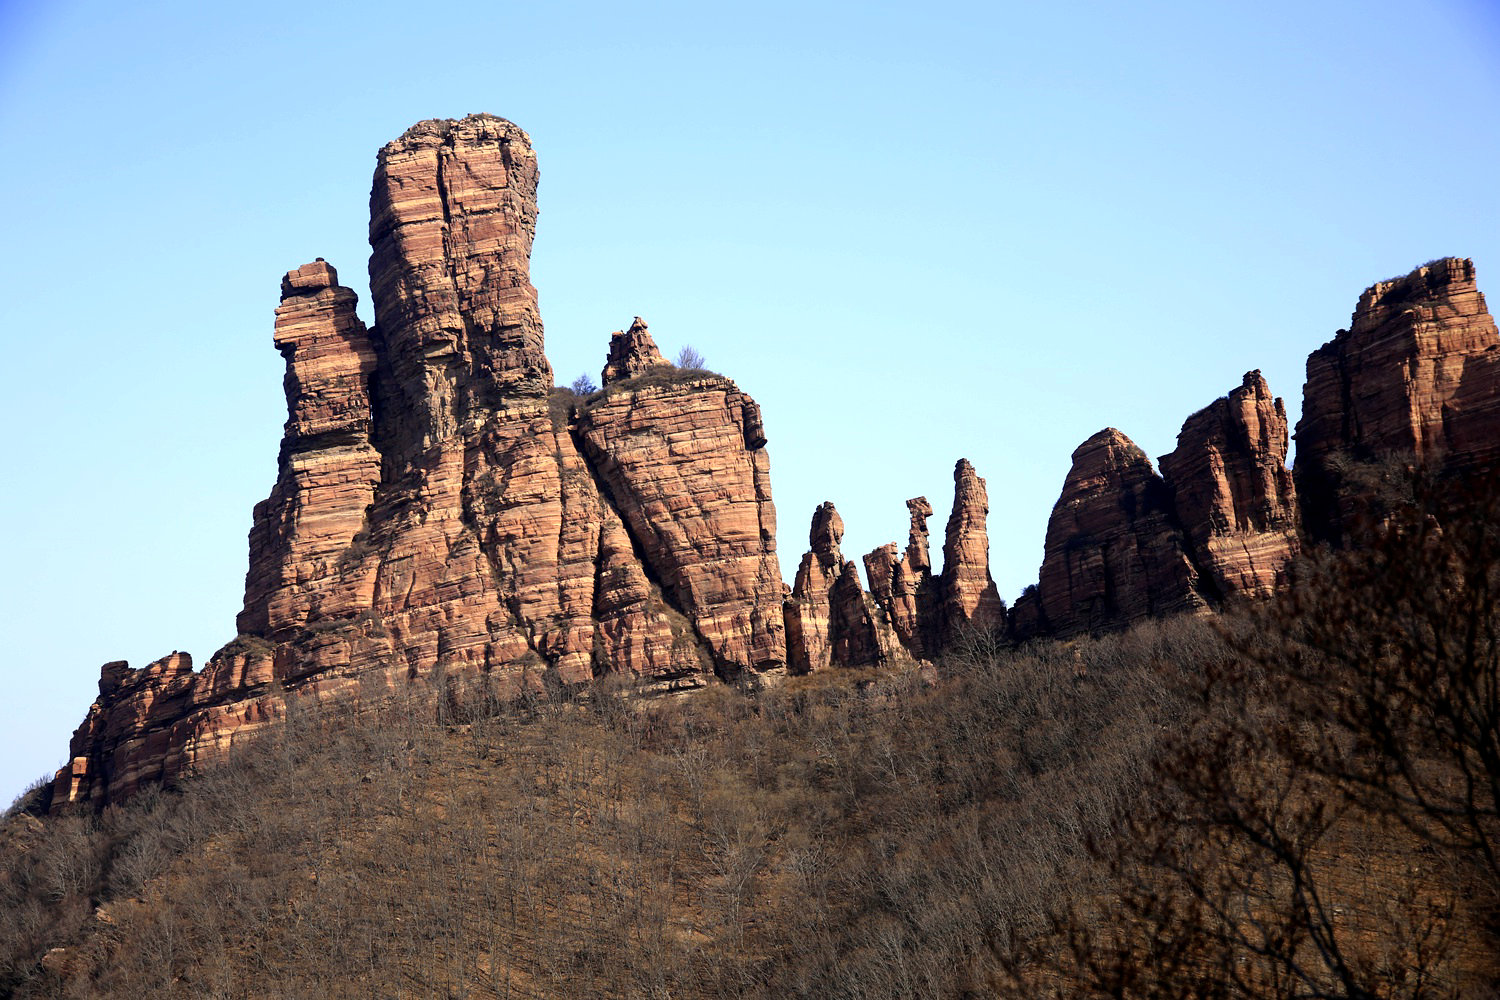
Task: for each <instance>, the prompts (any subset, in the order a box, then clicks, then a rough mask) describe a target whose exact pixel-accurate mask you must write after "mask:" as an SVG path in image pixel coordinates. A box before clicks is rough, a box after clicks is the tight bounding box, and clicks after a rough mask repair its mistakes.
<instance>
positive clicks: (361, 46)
mask: <svg viewBox="0 0 1500 1000" xmlns="http://www.w3.org/2000/svg"><path fill="white" fill-rule="evenodd" d="M221 8H222V9H221ZM475 111H488V112H492V113H495V114H499V115H503V116H505V117H508V118H511V119H512V120H514V121H516V122H517V123H518V124H520V125H521V126H522V127H523V128H525V129H527V130H528V131H529V132H530V133H531V136H532V139H533V142H534V144H535V146H536V149H537V153H538V156H539V159H540V164H541V172H542V184H541V193H540V200H541V216H540V221H539V230H538V238H537V243H536V251H535V257H534V266H533V279H534V281H535V283H536V285H537V287H538V289H539V291H540V294H541V302H542V311H543V318H544V320H545V322H546V326H547V342H548V353H549V355H550V357H551V359H552V362H553V365H554V367H555V368H556V370H557V372H558V376H559V379H560V380H561V381H564V382H566V381H570V380H571V379H572V377H573V376H575V375H577V374H579V373H581V372H584V371H588V372H590V373H592V374H593V375H594V376H595V377H597V373H598V369H599V367H600V366H601V364H602V362H603V357H604V352H605V346H606V343H607V340H608V335H609V333H610V331H612V330H616V329H621V328H623V326H625V325H626V324H628V323H629V322H630V320H631V317H632V316H635V315H641V316H643V317H645V318H646V320H647V321H648V322H649V323H650V325H651V329H652V332H653V333H654V334H655V335H656V338H657V340H658V342H659V343H661V344H662V346H663V348H664V349H665V350H667V351H668V352H669V353H674V352H675V350H676V348H677V347H678V346H680V345H681V344H683V343H691V344H693V345H694V346H695V347H697V348H698V349H699V350H700V351H702V353H703V354H704V355H706V356H707V358H708V361H709V363H710V365H711V366H712V367H715V368H717V369H718V370H721V371H723V372H725V373H726V374H728V375H730V376H731V377H733V378H735V379H736V380H737V381H738V382H739V384H740V385H741V386H742V387H743V388H744V389H746V390H747V391H749V392H750V393H752V394H753V395H754V396H755V397H756V398H757V399H758V400H759V401H760V403H761V405H762V408H763V410H764V413H765V419H766V427H767V431H768V434H769V438H770V444H769V448H770V453H771V460H772V476H773V483H774V488H775V497H776V503H777V509H778V513H779V515H780V524H781V533H780V545H781V549H782V554H783V566H784V567H785V568H786V572H787V574H788V576H790V573H791V570H792V568H793V567H794V566H795V563H796V560H797V558H798V557H799V556H800V554H801V552H802V549H803V548H804V546H805V544H806V531H807V523H808V520H809V518H810V517H811V514H812V511H813V508H814V507H815V506H816V505H817V504H818V503H820V502H821V501H823V500H833V501H834V502H835V503H836V504H837V505H838V507H839V510H840V512H841V513H842V514H843V517H844V521H845V523H846V525H847V528H848V534H847V535H846V538H845V545H844V549H845V552H846V554H848V555H849V556H851V557H857V556H858V555H859V554H861V553H863V552H865V551H868V550H869V549H871V548H874V547H875V546H877V545H879V544H882V543H884V542H886V541H891V540H896V539H899V538H903V537H904V531H905V524H906V514H905V508H904V501H905V499H906V498H907V497H910V496H915V495H917V494H925V495H927V496H928V498H929V499H930V500H931V501H932V503H933V506H934V507H935V508H936V509H937V510H938V514H937V515H936V516H935V517H934V518H933V528H934V531H935V535H937V536H938V537H940V536H941V531H942V525H943V522H944V520H945V518H946V513H947V509H948V506H949V503H950V502H951V498H952V480H951V474H952V466H953V463H954V461H955V460H956V459H958V458H959V457H967V458H969V459H970V460H971V461H973V462H974V463H975V465H976V467H977V468H978V470H979V472H980V474H981V475H983V476H985V477H986V478H987V479H988V481H989V491H990V500H991V515H990V533H991V561H992V567H993V571H994V575H995V577H996V579H997V581H998V582H999V584H1000V589H1001V592H1002V594H1003V595H1004V596H1005V597H1006V598H1007V600H1009V599H1013V598H1014V597H1015V595H1016V594H1017V593H1018V592H1019V591H1020V589H1021V588H1022V587H1023V586H1025V585H1026V584H1027V583H1029V582H1032V581H1034V580H1035V577H1036V571H1037V566H1038V563H1039V562H1040V559H1041V549H1042V538H1043V533H1044V531H1045V526H1046V520H1047V515H1048V513H1049V511H1050V510H1051V506H1052V503H1053V502H1054V501H1055V499H1056V497H1057V493H1058V490H1059V488H1060V486H1061V483H1062V479H1063V476H1064V475H1065V474H1066V472H1067V468H1068V464H1069V455H1070V453H1071V451H1072V449H1073V448H1074V447H1076V446H1077V445H1078V444H1079V443H1080V442H1081V441H1083V439H1084V438H1086V437H1087V436H1088V435H1090V434H1092V433H1093V432H1094V431H1097V430H1099V429H1100V428H1101V427H1104V426H1116V427H1119V428H1120V429H1121V430H1123V431H1125V432H1126V433H1127V434H1129V435H1131V437H1133V438H1134V439H1135V440H1136V442H1137V443H1138V444H1140V445H1141V446H1142V447H1143V448H1145V449H1146V451H1147V452H1148V453H1149V454H1151V455H1152V456H1158V455H1161V454H1164V453H1165V452H1167V451H1169V450H1171V448H1172V446H1173V444H1174V441H1175V435H1176V432H1177V430H1178V428H1179V427H1180V426H1181V423H1182V421H1183V419H1184V418H1185V417H1187V416H1188V414H1189V413H1191V412H1192V411H1194V410H1196V409H1198V408H1200V407H1202V406H1204V405H1206V404H1207V403H1208V402H1210V401H1211V400H1213V399H1214V398H1215V397H1217V396H1220V395H1222V394H1223V393H1225V392H1227V391H1228V390H1229V389H1231V388H1233V387H1234V386H1236V385H1238V384H1239V380H1240V376H1241V375H1242V374H1243V373H1244V372H1245V371H1246V370H1248V369H1251V368H1260V369H1261V370H1262V371H1263V372H1264V373H1265V375H1266V377H1267V379H1268V380H1269V381H1270V384H1271V387H1272V389H1273V390H1274V391H1275V392H1277V393H1278V394H1281V395H1283V396H1285V397H1286V400H1287V406H1288V409H1289V411H1290V412H1291V415H1292V417H1293V419H1294V420H1295V418H1296V415H1297V413H1298V411H1299V410H1300V403H1301V398H1300V397H1301V384H1302V377H1303V364H1304V361H1305V358H1306V356H1307V354H1308V352H1310V351H1311V350H1313V349H1314V348H1316V347H1317V346H1318V345H1319V344H1321V343H1323V342H1324V341H1326V340H1327V339H1329V338H1330V337H1331V336H1332V335H1333V333H1334V331H1335V330H1336V329H1337V328H1338V327H1340V326H1343V325H1345V324H1346V323H1347V322H1348V317H1349V312H1350V310H1351V309H1352V307H1353V305H1354V301H1355V299H1356V297H1357V296H1358V294H1359V292H1360V290H1361V289H1363V288H1364V287H1365V286H1366V285H1368V284H1370V283H1371V282H1373V281H1376V280H1378V279H1381V278H1385V277H1388V276H1391V275H1394V274H1397V273H1401V272H1405V271H1406V270H1408V269H1410V268H1411V267H1413V266H1415V265H1417V264H1420V263H1422V262H1424V261H1426V260H1428V259H1429V258H1432V257H1438V256H1444V255H1448V254H1456V255H1460V256H1470V257H1473V258H1474V259H1475V262H1476V264H1477V266H1478V268H1479V276H1480V283H1481V287H1482V288H1487V289H1489V290H1490V291H1491V292H1495V291H1496V289H1500V227H1497V223H1500V189H1497V186H1496V183H1495V178H1496V164H1497V163H1500V14H1497V5H1496V4H1495V3H1493V0H1487V2H1479V0H1430V2H1427V3H1420V4H1413V3H1411V2H1409V0H1408V2H1405V3H1399V4H1398V3H1387V2H1382V0H1369V2H1360V3H1352V2H1327V3H1318V2H1312V3H1309V2H1307V0H1299V2H1281V0H1271V2H1260V3H1256V4H1253V5H1252V4H1203V3H1190V2H1149V0H1148V2H1138V3H1132V4H1103V3H1067V2H1058V3H1052V4H1045V5H1043V4H1034V3H1024V4H1022V3H990V4H965V3H952V2H941V0H939V2H934V3H928V4H925V5H923V6H922V7H921V8H920V9H917V8H914V7H913V6H912V5H909V4H839V3H827V2H808V3H800V4H783V3H762V4H757V5H753V6H748V5H739V4H734V3H727V4H702V3H692V4H687V3H684V4H649V5H644V6H628V5H620V4H603V3H600V4H579V3H565V2H562V3H551V4H524V5H522V4H513V3H484V4H470V3H465V2H454V3H448V4H442V5H430V6H428V7H427V8H423V7H421V6H413V5H411V4H386V3H368V4H360V5H352V4H351V5H337V4H295V5H293V4H278V3H259V4H247V5H203V4H198V3H151V2H144V3H138V4H134V5H121V4H104V3H73V2H67V0H53V2H49V3H45V4H43V3H24V2H22V3H18V2H14V0H11V2H8V3H3V4H0V134H4V135H5V136H6V141H5V143H4V146H3V155H0V190H3V191H4V192H6V194H7V204H6V216H7V220H6V224H5V227H4V231H5V235H6V238H5V239H4V240H0V331H3V337H4V353H5V358H6V365H5V370H6V371H7V372H8V373H9V375H10V377H9V379H8V380H7V392H6V393H5V394H4V395H3V398H0V408H3V412H0V417H3V421H4V424H3V426H4V427H5V428H6V429H7V446H8V450H9V452H10V455H9V460H8V462H7V473H6V475H5V476H4V478H3V480H0V515H3V518H4V521H3V523H4V524H5V525H6V527H7V528H8V530H7V531H6V533H5V535H4V540H3V542H0V567H3V569H4V573H3V576H0V580H3V582H0V628H3V632H0V634H3V635H4V637H5V640H6V642H5V646H4V649H3V651H0V685H3V687H0V692H3V693H0V796H3V797H6V798H7V799H8V794H7V793H11V792H13V791H19V789H20V788H21V786H23V785H24V784H25V783H26V782H27V781H28V780H29V779H31V778H33V777H35V776H36V775H38V774H40V773H41V772H43V771H44V770H49V769H51V768H54V767H56V766H57V765H58V764H60V763H61V762H62V760H63V758H64V757H65V755H66V742H67V738H68V735H69V733H70V732H71V730H72V728H73V727H74V726H75V725H76V724H77V723H78V722H79V720H80V719H82V717H83V714H84V712H85V710H86V709H87V707H88V704H89V702H90V700H91V699H92V697H93V695H94V693H95V687H94V684H95V681H96V679H97V677H98V667H99V665H100V664H101V663H103V662H104V661H106V660H110V659H121V658H122V659H128V660H130V661H131V663H132V665H135V666H141V665H144V664H145V663H146V662H148V661H149V660H151V659H154V658H156V657H158V656H161V655H164V654H165V653H167V652H169V651H171V650H173V649H185V650H188V651H189V652H191V653H192V654H193V655H194V658H195V659H196V660H197V662H199V663H200V664H201V663H202V662H203V661H205V660H206V659H207V658H208V656H209V655H210V654H211V653H212V652H213V651H214V649H216V648H217V647H218V646H219V645H221V644H222V643H223V642H225V641H227V640H229V639H230V638H232V637H233V634H234V615H235V612H236V611H237V610H238V608H239V603H240V598H241V592H242V587H243V580H244V571H245V560H246V532H247V531H248V529H249V526H250V510H251V507H252V505H253V504H254V503H255V502H256V501H257V500H259V499H261V498H262V497H264V496H265V495H266V493H267V492H268V491H269V489H270V486H271V483H272V481H273V480H274V478H275V468H276V447H277V442H278V441H279V438H280V433H281V422H282V421H283V420H284V419H285V408H284V401H283V397H282V394H281V374H282V368H281V360H280V358H279V356H278V355H277V354H276V352H275V350H274V349H273V348H272V346H271V322H272V310H273V309H274V307H275V305H276V300H277V289H278V284H279V280H280V276H281V274H282V273H283V272H285V271H286V270H287V269H289V268H291V267H295V266H297V265H299V264H302V263H304V262H306V261H309V260H311V259H312V258H314V257H318V256H322V257H326V258H327V259H328V260H329V261H331V262H332V263H334V264H335V265H336V266H337V267H338V268H339V271H340V275H341V277H342V279H343V281H344V282H345V283H346V284H349V285H351V286H352V287H354V288H355V289H357V290H358V291H359V292H360V296H361V311H362V313H363V314H364V315H365V316H366V318H367V319H368V318H369V315H370V309H369V302H368V293H367V291H366V287H367V283H366V278H365V262H366V258H367V255H368V245H367V243H366V241H365V236H366V222H367V207H368V194H369V183H370V174H371V170H372V168H373V165H374V156H375V151H376V150H377V149H378V148H379V147H380V146H381V145H382V144H383V143H385V142H387V141H388V140H390V139H392V138H394V137H395V136H396V135H398V134H400V132H401V131H402V130H403V129H405V128H406V127H407V126H408V125H410V124H411V123H413V122H415V121H418V120H420V119H423V118H433V117H459V116H462V115H464V114H466V113H469V112H475Z"/></svg>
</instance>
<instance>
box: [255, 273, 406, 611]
mask: <svg viewBox="0 0 1500 1000" xmlns="http://www.w3.org/2000/svg"><path fill="white" fill-rule="evenodd" d="M357 301H358V298H357V296H356V295H355V294H354V292H353V291H352V290H350V289H348V288H344V287H342V286H341V285H339V283H338V273H337V272H336V271H335V270H334V269H333V267H332V266H330V265H329V264H327V263H326V262H324V261H323V259H322V258H321V257H320V258H318V260H317V261H315V262H314V263H312V264H306V265H304V266H302V267H300V268H298V269H297V270H295V271H291V272H288V274H287V275H286V277H285V278H283V279H282V281H281V305H280V306H279V307H278V308H277V310H276V328H275V334H274V342H275V344H276V347H277V349H278V350H279V351H281V354H282V356H283V357H284V358H285V359H286V381H285V386H286V397H287V408H288V410H289V411H290V412H289V414H288V417H287V422H286V428H285V432H284V435H283V437H282V442H281V457H280V460H279V463H278V465H279V471H278V475H277V479H276V485H275V487H274V488H273V489H272V490H271V495H270V497H269V498H268V499H266V500H263V501H262V502H260V503H259V504H257V505H256V507H255V515H254V523H253V527H252V528H251V530H250V571H249V573H248V574H247V576H246V579H245V607H244V610H243V611H242V612H241V613H240V616H239V630H240V632H241V633H246V634H255V635H265V636H272V635H276V636H286V635H290V634H291V633H292V632H294V631H295V630H296V629H298V628H302V627H305V626H306V625H307V623H308V622H309V620H311V619H313V618H315V617H316V618H338V617H342V616H345V615H349V614H352V613H355V612H356V611H358V610H361V609H364V608H368V607H369V606H370V597H371V595H370V593H369V590H368V587H363V588H361V587H359V586H357V585H350V584H351V583H354V584H357V583H364V582H366V581H348V580H346V578H345V577H344V576H343V575H342V574H340V573H339V563H340V561H341V559H342V558H343V554H344V552H345V551H346V550H347V549H348V548H349V546H350V545H351V544H352V543H353V542H354V539H355V536H356V535H358V534H359V533H360V532H361V531H362V530H363V529H364V528H365V527H366V525H365V515H366V512H367V510H368V508H369V506H370V504H371V503H372V502H373V501H374V498H375V487H376V485H377V484H378V483H379V482H380V453H379V452H378V451H376V450H375V448H374V447H373V446H372V445H371V443H370V431H371V416H370V394H369V386H370V378H371V376H372V375H373V374H374V372H375V351H374V349H373V347H372V346H371V344H370V338H369V335H368V333H367V332H366V330H365V325H364V323H362V322H361V321H360V319H359V317H358V316H356V315H355V312H354V309H355V304H356V302H357Z"/></svg>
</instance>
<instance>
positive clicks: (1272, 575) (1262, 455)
mask: <svg viewBox="0 0 1500 1000" xmlns="http://www.w3.org/2000/svg"><path fill="white" fill-rule="evenodd" d="M1286 459H1287V421H1286V407H1285V405H1284V404H1283V403H1282V401H1281V400H1280V399H1277V398H1275V397H1273V396H1272V395H1271V390H1270V387H1269V386H1267V385H1266V380H1265V379H1264V378H1262V377H1261V374H1260V372H1258V371H1253V372H1247V373H1246V375H1245V378H1244V381H1243V382H1242V383H1241V385H1240V386H1239V388H1237V389H1235V390H1234V391H1232V392H1230V393H1229V395H1227V396H1225V397H1223V398H1222V399H1218V400H1215V401H1214V402H1213V403H1210V404H1209V405H1208V406H1206V407H1204V408H1203V409H1202V410H1199V411H1198V412H1197V413H1195V414H1193V415H1192V416H1191V417H1188V419H1187V421H1186V422H1185V423H1183V425H1182V431H1181V433H1179V434H1178V435H1177V448H1176V449H1175V450H1174V451H1173V452H1172V453H1171V454H1170V455H1163V456H1162V459H1161V474H1162V477H1163V478H1164V479H1165V480H1166V482H1167V486H1168V488H1169V491H1170V493H1171V496H1172V506H1173V510H1174V513H1175V515H1176V518H1177V521H1178V523H1179V524H1181V525H1182V527H1183V530H1184V532H1185V533H1186V535H1187V538H1188V541H1189V543H1190V547H1191V550H1192V555H1193V558H1194V561H1195V563H1196V564H1197V566H1198V567H1199V568H1200V569H1201V570H1202V572H1203V574H1204V575H1205V577H1207V585H1208V587H1209V588H1210V589H1211V591H1212V592H1213V593H1214V594H1216V595H1217V596H1220V597H1225V598H1227V597H1229V596H1231V595H1235V594H1244V595H1247V596H1251V597H1265V596H1268V595H1269V594H1270V593H1271V592H1272V591H1273V590H1274V589H1275V587H1276V585H1277V583H1278V582H1279V581H1280V580H1281V579H1282V577H1283V574H1284V572H1285V570H1286V564H1287V562H1288V561H1289V560H1290V559H1291V557H1292V556H1294V555H1295V554H1296V553H1297V551H1298V549H1299V544H1298V538H1297V493H1296V489H1295V488H1294V487H1293V485H1292V474H1291V471H1290V470H1289V469H1288V468H1287V464H1286Z"/></svg>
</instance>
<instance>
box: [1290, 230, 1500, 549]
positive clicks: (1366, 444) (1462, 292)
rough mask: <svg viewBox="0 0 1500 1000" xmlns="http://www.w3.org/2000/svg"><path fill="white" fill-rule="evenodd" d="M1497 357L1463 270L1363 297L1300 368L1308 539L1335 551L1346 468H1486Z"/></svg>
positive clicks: (1467, 265)
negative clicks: (1388, 464)
mask: <svg viewBox="0 0 1500 1000" xmlns="http://www.w3.org/2000/svg"><path fill="white" fill-rule="evenodd" d="M1497 347H1500V338H1497V335H1496V330H1495V321H1494V320H1493V319H1492V318H1491V317H1490V314H1489V312H1488V310H1487V309H1486V307H1485V302H1484V296H1483V295H1482V294H1481V293H1480V292H1479V290H1478V287H1477V285H1476V283H1475V277H1474V263H1473V261H1470V260H1460V259H1458V258H1456V257H1448V258H1444V259H1442V260H1436V261H1433V262H1431V263H1429V264H1424V265H1423V266H1421V267H1419V268H1417V269H1415V270H1414V271H1412V272H1411V273H1410V274H1407V275H1405V276H1404V277H1400V278H1395V279H1392V280H1390V281H1381V282H1378V283H1376V284H1374V285H1371V286H1370V287H1369V288H1367V289H1365V292H1364V294H1363V295H1361V296H1360V298H1359V303H1358V305H1356V307H1355V310H1354V316H1353V319H1352V320H1351V322H1350V324H1349V329H1348V330H1340V331H1339V332H1338V334H1337V335H1336V336H1335V337H1334V339H1333V340H1331V341H1329V342H1328V343H1326V344H1324V345H1323V346H1322V347H1320V348H1319V349H1318V350H1316V351H1314V352H1313V353H1312V354H1311V355H1310V356H1309V357H1308V359H1307V383H1306V386H1305V387H1304V389H1303V394H1302V418H1301V419H1300V420H1299V421H1298V422H1297V435H1296V437H1297V464H1296V477H1297V491H1298V493H1299V494H1300V495H1301V497H1302V500H1303V525H1304V528H1305V530H1306V531H1307V533H1308V534H1309V536H1310V537H1312V538H1313V539H1315V540H1328V541H1338V540H1340V539H1341V538H1342V536H1343V534H1344V530H1345V528H1346V527H1347V526H1348V524H1349V522H1350V520H1351V519H1352V518H1354V517H1355V516H1357V512H1358V510H1359V508H1360V506H1361V499H1360V494H1361V487H1360V486H1359V485H1358V484H1357V483H1354V482H1346V478H1347V476H1346V472H1347V469H1348V463H1350V462H1356V463H1359V462H1372V461H1379V460H1394V461H1397V462H1401V463H1421V464H1425V465H1428V466H1429V467H1436V466H1438V465H1441V464H1442V463H1444V462H1448V463H1450V464H1458V465H1460V466H1463V465H1467V464H1475V465H1489V464H1492V461H1493V452H1492V449H1493V447H1494V445H1493V444H1491V443H1490V442H1493V441H1494V440H1495V437H1494V433H1493V432H1494V431H1496V430H1500V423H1496V422H1495V421H1494V415H1495V409H1496V404H1495V402H1494V393H1493V389H1494V387H1495V386H1496V384H1497V376H1496V374H1495V365H1496V360H1495V359H1496V355H1497V351H1496V348H1497Z"/></svg>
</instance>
